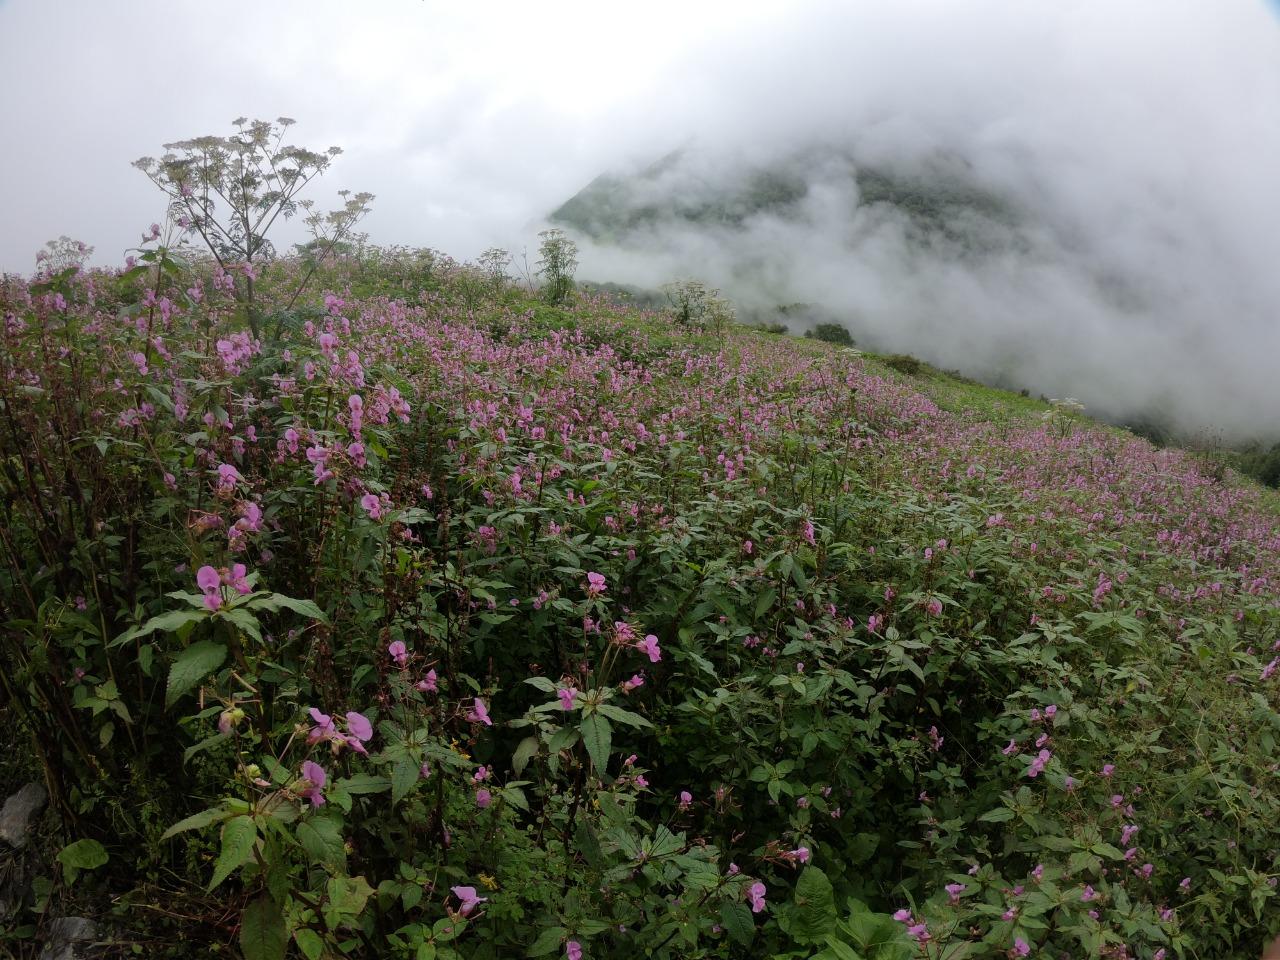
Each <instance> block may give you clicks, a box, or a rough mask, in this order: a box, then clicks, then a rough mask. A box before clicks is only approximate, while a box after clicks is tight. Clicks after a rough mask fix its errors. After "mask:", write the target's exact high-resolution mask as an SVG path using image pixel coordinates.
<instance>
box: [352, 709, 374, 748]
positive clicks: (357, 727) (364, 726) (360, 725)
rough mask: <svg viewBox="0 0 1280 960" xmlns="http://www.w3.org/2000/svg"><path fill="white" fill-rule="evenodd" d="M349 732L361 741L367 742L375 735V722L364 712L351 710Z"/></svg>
mask: <svg viewBox="0 0 1280 960" xmlns="http://www.w3.org/2000/svg"><path fill="white" fill-rule="evenodd" d="M347 732H348V733H350V734H351V736H353V737H355V738H356V739H357V740H359V741H360V742H361V743H366V742H368V741H369V740H370V739H372V737H373V724H371V723H370V722H369V718H368V717H366V716H365V715H364V714H363V713H356V711H354V710H351V711H348V713H347Z"/></svg>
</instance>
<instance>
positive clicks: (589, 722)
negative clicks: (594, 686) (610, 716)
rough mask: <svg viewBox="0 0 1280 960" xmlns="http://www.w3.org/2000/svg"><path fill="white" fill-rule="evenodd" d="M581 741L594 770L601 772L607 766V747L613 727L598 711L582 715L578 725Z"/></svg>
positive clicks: (611, 741)
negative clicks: (585, 715)
mask: <svg viewBox="0 0 1280 960" xmlns="http://www.w3.org/2000/svg"><path fill="white" fill-rule="evenodd" d="M578 730H579V732H580V733H581V734H582V742H583V744H584V745H585V746H586V748H587V753H588V755H590V757H591V763H592V764H593V765H594V766H595V768H596V772H597V773H600V774H603V773H604V772H605V770H606V769H607V768H608V766H609V748H610V747H611V746H612V745H613V728H612V727H611V726H610V725H609V721H608V720H606V719H605V718H604V717H603V716H601V715H600V714H599V713H593V714H591V715H590V716H587V717H583V718H582V723H580V724H579V725H578Z"/></svg>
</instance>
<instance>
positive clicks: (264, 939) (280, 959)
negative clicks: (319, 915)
mask: <svg viewBox="0 0 1280 960" xmlns="http://www.w3.org/2000/svg"><path fill="white" fill-rule="evenodd" d="M288 946H289V928H288V927H286V926H285V922H284V917H283V916H282V915H281V913H280V908H279V907H278V906H277V905H276V903H275V901H274V900H272V899H271V898H270V897H269V896H267V895H266V894H263V895H262V896H260V897H259V898H258V899H257V900H254V901H253V902H252V903H251V904H249V905H248V906H247V907H245V908H244V912H243V913H241V914H240V950H241V951H242V952H243V953H244V957H245V960H284V952H285V949H286V948H287V947H288Z"/></svg>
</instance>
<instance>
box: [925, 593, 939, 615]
mask: <svg viewBox="0 0 1280 960" xmlns="http://www.w3.org/2000/svg"><path fill="white" fill-rule="evenodd" d="M924 608H925V610H927V611H929V616H931V617H940V616H942V601H941V600H939V599H938V598H937V597H931V598H930V599H929V602H928V603H926V604H925V605H924Z"/></svg>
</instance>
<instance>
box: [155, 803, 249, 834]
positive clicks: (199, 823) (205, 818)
mask: <svg viewBox="0 0 1280 960" xmlns="http://www.w3.org/2000/svg"><path fill="white" fill-rule="evenodd" d="M229 816H231V811H229V810H227V809H226V808H225V807H210V808H209V809H208V810H201V811H200V812H199V813H193V814H192V815H191V816H189V817H187V818H186V819H185V820H179V821H178V822H177V823H175V824H174V825H173V826H172V827H170V828H169V829H168V830H166V831H165V832H164V834H163V835H162V836H161V837H160V839H161V840H168V839H169V838H170V837H173V836H176V835H178V834H179V833H183V832H185V831H187V830H198V829H200V828H201V827H207V826H209V824H211V823H217V822H218V821H219V820H225V819H227V817H229Z"/></svg>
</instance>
